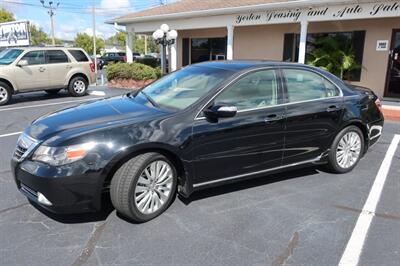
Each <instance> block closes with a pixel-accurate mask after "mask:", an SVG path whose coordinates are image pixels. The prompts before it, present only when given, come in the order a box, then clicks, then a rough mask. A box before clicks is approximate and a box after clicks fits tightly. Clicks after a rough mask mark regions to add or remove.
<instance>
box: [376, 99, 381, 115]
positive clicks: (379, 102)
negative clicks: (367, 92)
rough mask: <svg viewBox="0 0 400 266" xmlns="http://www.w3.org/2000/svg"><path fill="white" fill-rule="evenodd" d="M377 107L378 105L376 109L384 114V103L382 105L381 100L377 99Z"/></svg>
mask: <svg viewBox="0 0 400 266" xmlns="http://www.w3.org/2000/svg"><path fill="white" fill-rule="evenodd" d="M375 105H376V107H377V108H378V109H379V111H381V112H382V103H381V100H379V99H376V101H375Z"/></svg>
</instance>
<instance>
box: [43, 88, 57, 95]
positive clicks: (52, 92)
mask: <svg viewBox="0 0 400 266" xmlns="http://www.w3.org/2000/svg"><path fill="white" fill-rule="evenodd" d="M60 90H61V89H55V90H45V92H46V93H47V94H49V95H56V94H57V93H59V92H60Z"/></svg>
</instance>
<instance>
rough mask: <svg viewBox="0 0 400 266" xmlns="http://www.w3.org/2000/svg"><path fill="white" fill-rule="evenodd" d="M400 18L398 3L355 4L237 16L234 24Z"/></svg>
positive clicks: (399, 3)
mask: <svg viewBox="0 0 400 266" xmlns="http://www.w3.org/2000/svg"><path fill="white" fill-rule="evenodd" d="M390 16H391V17H392V16H400V1H396V2H385V3H378V4H356V5H346V6H343V5H342V6H332V7H324V8H308V9H300V8H298V9H287V10H271V11H266V12H257V13H250V14H245V15H237V16H236V18H235V23H236V24H238V25H240V24H258V23H274V22H275V23H279V22H283V23H284V22H288V23H289V22H298V21H302V20H309V21H318V20H336V19H353V18H373V17H390Z"/></svg>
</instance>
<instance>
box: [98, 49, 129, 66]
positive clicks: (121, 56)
mask: <svg viewBox="0 0 400 266" xmlns="http://www.w3.org/2000/svg"><path fill="white" fill-rule="evenodd" d="M101 60H103V61H104V65H108V64H109V63H114V64H115V63H118V62H126V53H125V52H115V53H114V52H112V53H105V54H104V55H103V56H102V57H101Z"/></svg>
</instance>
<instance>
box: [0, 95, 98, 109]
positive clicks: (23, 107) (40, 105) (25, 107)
mask: <svg viewBox="0 0 400 266" xmlns="http://www.w3.org/2000/svg"><path fill="white" fill-rule="evenodd" d="M98 99H103V98H102V97H93V98H90V99H83V100H73V101H64V102H55V103H44V104H36V105H28V106H19V107H9V108H3V109H0V112H5V111H12V110H19V109H27V108H35V107H42V106H51V105H59V104H66V103H76V102H88V101H92V100H98Z"/></svg>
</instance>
